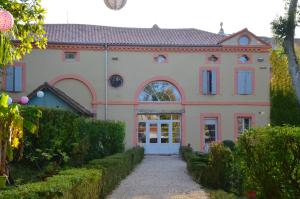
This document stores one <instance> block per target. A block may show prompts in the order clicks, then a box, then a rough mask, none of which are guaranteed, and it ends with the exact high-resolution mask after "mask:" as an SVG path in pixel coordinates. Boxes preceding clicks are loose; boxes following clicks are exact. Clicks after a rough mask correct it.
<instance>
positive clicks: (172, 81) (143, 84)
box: [134, 76, 186, 104]
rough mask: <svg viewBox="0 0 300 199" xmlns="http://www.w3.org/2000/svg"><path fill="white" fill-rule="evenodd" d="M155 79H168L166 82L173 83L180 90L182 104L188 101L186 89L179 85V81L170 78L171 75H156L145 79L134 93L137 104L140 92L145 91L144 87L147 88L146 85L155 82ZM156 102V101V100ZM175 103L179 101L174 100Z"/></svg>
mask: <svg viewBox="0 0 300 199" xmlns="http://www.w3.org/2000/svg"><path fill="white" fill-rule="evenodd" d="M154 81H166V82H169V83H171V84H173V85H174V86H175V87H176V88H177V90H178V91H179V94H180V96H181V104H185V102H186V96H185V93H184V90H183V88H182V87H181V86H180V85H179V83H178V82H177V81H176V80H174V79H172V78H170V77H167V76H155V77H152V78H150V79H147V80H145V81H144V82H142V83H141V84H140V85H139V87H138V88H137V90H136V92H135V95H134V102H135V104H139V103H140V102H139V95H140V93H141V92H142V91H143V89H144V88H145V86H146V85H147V84H149V83H151V82H154ZM154 103H155V102H154ZM174 103H178V102H174Z"/></svg>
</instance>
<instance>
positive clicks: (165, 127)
mask: <svg viewBox="0 0 300 199" xmlns="http://www.w3.org/2000/svg"><path fill="white" fill-rule="evenodd" d="M160 130H161V135H160V139H161V140H160V142H161V143H169V123H162V124H161V125H160Z"/></svg>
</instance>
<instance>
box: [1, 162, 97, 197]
mask: <svg viewBox="0 0 300 199" xmlns="http://www.w3.org/2000/svg"><path fill="white" fill-rule="evenodd" d="M101 175H102V174H101V172H99V170H96V169H86V168H82V169H70V170H65V171H61V172H60V173H59V174H58V175H55V176H53V177H50V178H47V180H46V181H44V182H36V183H29V184H26V185H22V186H19V187H17V188H11V189H9V190H4V191H1V192H0V198H3V199H12V198H14V199H40V198H47V199H50V198H64V199H75V198H81V199H90V198H91V199H92V198H98V196H99V195H100V189H99V184H100V181H101V180H102V178H101Z"/></svg>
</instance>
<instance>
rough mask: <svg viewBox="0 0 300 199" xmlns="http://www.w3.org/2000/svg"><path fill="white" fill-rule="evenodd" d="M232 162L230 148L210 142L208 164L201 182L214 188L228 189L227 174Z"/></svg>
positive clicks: (228, 174)
mask: <svg viewBox="0 0 300 199" xmlns="http://www.w3.org/2000/svg"><path fill="white" fill-rule="evenodd" d="M232 162H233V155H232V153H231V150H230V149H228V148H227V147H225V146H224V144H222V143H217V142H214V143H211V145H210V152H209V154H208V165H207V169H206V172H205V173H204V176H203V183H204V184H205V185H207V186H208V187H211V188H214V189H219V188H221V189H224V190H227V191H229V189H230V186H229V181H230V180H229V176H230V173H231V171H232V170H231V167H232Z"/></svg>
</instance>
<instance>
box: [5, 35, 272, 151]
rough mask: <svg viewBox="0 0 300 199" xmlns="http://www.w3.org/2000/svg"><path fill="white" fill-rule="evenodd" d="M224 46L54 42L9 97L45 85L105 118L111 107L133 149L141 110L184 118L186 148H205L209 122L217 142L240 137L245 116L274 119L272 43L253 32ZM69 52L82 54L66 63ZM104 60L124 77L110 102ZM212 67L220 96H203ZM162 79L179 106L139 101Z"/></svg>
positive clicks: (30, 61) (31, 61) (33, 58)
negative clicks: (243, 74)
mask: <svg viewBox="0 0 300 199" xmlns="http://www.w3.org/2000/svg"><path fill="white" fill-rule="evenodd" d="M244 34H246V35H247V36H248V37H249V38H250V39H251V43H250V44H249V45H247V46H239V44H238V39H239V38H240V37H241V36H242V35H244ZM223 42H224V46H223V47H220V48H216V47H209V46H207V47H199V48H195V49H194V50H193V48H192V47H191V48H190V50H189V48H188V47H185V48H180V47H178V48H177V47H176V48H175V47H174V48H168V47H160V48H151V47H149V48H148V49H147V48H146V47H145V48H142V47H139V48H137V49H134V50H133V49H131V47H128V48H127V49H121V48H120V47H116V46H115V47H110V46H108V50H107V52H106V51H105V49H104V48H99V49H91V48H90V49H89V48H87V49H86V48H84V47H82V46H80V45H76V46H75V45H73V46H72V45H60V46H57V45H51V44H49V48H48V49H47V50H36V49H35V50H33V52H32V53H31V54H30V55H28V56H26V57H25V58H24V60H23V61H22V62H23V63H25V64H26V90H25V91H24V92H21V93H11V95H13V96H14V98H19V97H20V96H21V95H24V94H25V95H27V94H28V93H30V92H31V91H33V90H34V89H35V88H36V87H37V86H39V85H41V84H43V82H45V81H46V82H49V83H50V84H51V85H53V86H55V87H57V88H59V89H60V90H62V91H63V92H65V93H66V94H67V95H68V96H70V97H71V98H73V99H74V100H75V101H77V102H79V103H80V104H81V105H83V106H84V107H86V108H87V109H89V110H91V111H93V112H94V113H95V114H96V117H97V118H99V119H105V109H106V108H107V115H106V118H107V119H111V120H122V121H125V122H126V139H125V143H126V147H127V148H129V147H132V146H135V145H137V144H138V140H137V131H138V128H137V125H138V119H137V114H138V113H140V112H148V113H152V112H153V113H174V112H175V113H180V114H181V144H182V145H187V144H190V145H191V146H192V147H193V148H194V149H195V150H204V134H205V133H204V129H203V128H204V126H203V125H204V124H203V120H204V119H205V118H216V119H217V126H218V136H217V140H227V139H230V140H235V139H236V133H237V132H236V131H237V125H236V124H237V121H236V120H237V117H238V116H239V115H247V116H248V115H249V116H251V119H252V121H251V122H252V124H253V125H255V126H265V125H266V124H268V123H269V122H270V117H269V115H270V103H269V79H270V72H269V71H270V66H269V63H268V56H269V54H268V50H266V49H267V48H268V46H266V44H264V43H261V42H260V41H259V40H257V37H255V36H254V35H252V34H250V33H248V32H247V31H246V32H240V33H238V34H236V35H234V36H232V37H230V38H228V40H224V41H223ZM64 52H77V56H79V57H78V58H77V60H72V61H66V60H64V59H63V58H62V57H63V56H64ZM106 53H107V55H108V56H107V60H106ZM160 54H161V55H164V56H166V58H167V61H166V63H157V62H155V60H154V57H155V56H157V55H160ZM211 55H216V56H217V57H218V61H217V62H210V61H208V57H210V56H211ZM241 55H247V56H248V57H250V59H251V61H250V62H248V63H240V61H239V58H240V56H241ZM106 61H107V62H106ZM106 63H107V77H108V78H109V77H110V76H111V75H113V74H119V75H121V76H122V77H123V79H124V82H123V85H122V86H121V87H119V88H113V87H112V86H110V85H109V84H108V85H107V99H106V97H105V96H106V82H107V81H106V79H105V77H106V76H105V74H106V69H105V68H106ZM207 68H213V69H216V70H217V71H218V74H219V75H218V77H217V79H218V80H217V82H218V83H217V84H218V85H219V86H218V85H217V90H218V92H217V94H216V95H203V94H202V93H201V81H202V79H201V74H202V73H201V71H202V69H207ZM238 69H249V70H251V71H253V74H254V78H253V80H254V82H253V88H252V89H253V93H252V94H250V95H239V94H238V93H237V92H236V91H235V90H236V89H237V88H236V84H237V77H236V71H237V70H238ZM156 80H163V81H167V82H170V83H171V84H173V85H174V86H175V87H176V88H177V89H178V90H179V92H180V95H181V100H180V102H139V100H138V95H139V93H140V92H141V90H142V89H143V88H144V87H145V86H146V84H147V83H150V82H152V81H156ZM106 102H107V103H106Z"/></svg>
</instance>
